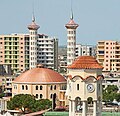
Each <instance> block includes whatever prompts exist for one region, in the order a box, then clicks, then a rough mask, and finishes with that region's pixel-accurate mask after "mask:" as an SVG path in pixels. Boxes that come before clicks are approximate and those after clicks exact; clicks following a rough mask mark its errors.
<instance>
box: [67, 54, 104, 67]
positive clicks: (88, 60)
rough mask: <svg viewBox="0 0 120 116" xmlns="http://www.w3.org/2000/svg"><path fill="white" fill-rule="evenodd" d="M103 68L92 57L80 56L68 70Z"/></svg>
mask: <svg viewBox="0 0 120 116" xmlns="http://www.w3.org/2000/svg"><path fill="white" fill-rule="evenodd" d="M102 68H103V67H102V66H101V65H100V64H99V63H98V62H97V60H96V59H95V58H93V57H92V56H80V57H78V58H77V59H76V60H75V61H74V62H73V63H72V65H69V66H68V69H102Z"/></svg>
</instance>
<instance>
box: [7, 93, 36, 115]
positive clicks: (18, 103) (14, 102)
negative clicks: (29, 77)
mask: <svg viewBox="0 0 120 116" xmlns="http://www.w3.org/2000/svg"><path fill="white" fill-rule="evenodd" d="M34 102H35V97H34V96H32V95H29V94H18V95H15V96H14V97H13V98H11V99H10V101H8V105H7V107H8V109H10V110H14V109H16V108H18V109H20V110H21V111H22V112H23V113H25V110H26V109H30V108H31V106H32V103H34Z"/></svg>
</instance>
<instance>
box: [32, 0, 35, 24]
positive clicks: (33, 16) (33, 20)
mask: <svg viewBox="0 0 120 116" xmlns="http://www.w3.org/2000/svg"><path fill="white" fill-rule="evenodd" d="M32 7H33V11H32V22H35V15H34V1H33V4H32Z"/></svg>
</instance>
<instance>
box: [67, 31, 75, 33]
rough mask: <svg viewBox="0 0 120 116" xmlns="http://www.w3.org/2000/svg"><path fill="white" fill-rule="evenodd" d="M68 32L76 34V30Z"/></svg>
mask: <svg viewBox="0 0 120 116" xmlns="http://www.w3.org/2000/svg"><path fill="white" fill-rule="evenodd" d="M68 34H76V31H68Z"/></svg>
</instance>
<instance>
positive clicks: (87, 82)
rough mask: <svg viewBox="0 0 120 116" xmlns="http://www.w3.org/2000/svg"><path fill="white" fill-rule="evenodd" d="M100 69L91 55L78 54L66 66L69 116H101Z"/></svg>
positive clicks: (101, 78) (101, 77)
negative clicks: (78, 55)
mask: <svg viewBox="0 0 120 116" xmlns="http://www.w3.org/2000/svg"><path fill="white" fill-rule="evenodd" d="M102 69H103V67H102V66H101V65H99V64H98V62H97V61H96V59H94V58H93V57H92V56H80V57H78V58H77V59H76V60H75V61H74V62H73V63H72V64H71V65H69V66H68V70H67V71H68V72H67V75H68V76H67V77H68V78H67V90H66V95H67V97H68V100H69V116H78V115H79V116H87V115H90V116H101V104H102V80H103V76H102Z"/></svg>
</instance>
